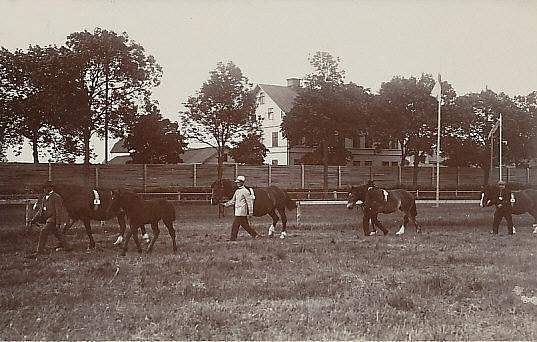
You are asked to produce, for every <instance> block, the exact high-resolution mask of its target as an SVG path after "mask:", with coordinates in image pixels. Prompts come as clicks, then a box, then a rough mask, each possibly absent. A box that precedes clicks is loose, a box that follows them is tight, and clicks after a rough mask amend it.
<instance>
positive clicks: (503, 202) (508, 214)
mask: <svg viewBox="0 0 537 342" xmlns="http://www.w3.org/2000/svg"><path fill="white" fill-rule="evenodd" d="M514 201H515V198H514V196H513V194H512V193H511V189H509V187H508V186H507V184H506V183H505V182H504V181H499V182H498V192H497V198H495V199H494V203H495V204H496V210H494V221H493V224H492V233H493V234H498V228H499V226H500V222H501V221H502V218H504V217H505V221H506V222H507V233H508V234H509V235H513V233H514V229H513V216H512V205H513V203H514Z"/></svg>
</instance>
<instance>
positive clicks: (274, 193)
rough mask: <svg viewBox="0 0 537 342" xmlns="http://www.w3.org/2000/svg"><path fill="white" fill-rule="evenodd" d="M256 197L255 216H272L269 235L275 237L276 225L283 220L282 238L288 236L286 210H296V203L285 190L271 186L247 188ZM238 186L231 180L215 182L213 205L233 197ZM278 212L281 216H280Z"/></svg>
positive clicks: (212, 194) (212, 196)
mask: <svg viewBox="0 0 537 342" xmlns="http://www.w3.org/2000/svg"><path fill="white" fill-rule="evenodd" d="M246 188H247V189H248V190H249V191H250V193H251V194H253V197H254V216H256V217H261V216H265V215H270V217H272V224H271V226H270V227H269V231H268V235H269V236H273V235H274V232H275V230H276V224H277V223H278V221H279V220H280V218H281V220H282V231H281V233H280V238H282V239H283V238H285V237H286V236H287V215H286V213H285V210H286V209H288V210H293V209H295V208H296V202H295V201H293V200H292V199H291V198H290V197H289V195H288V194H287V192H286V191H285V190H282V189H280V188H278V187H277V186H269V187H266V188H257V187H255V188H250V187H246ZM236 189H237V185H236V184H235V182H234V181H232V180H230V179H222V181H221V182H218V181H216V182H214V183H213V184H212V185H211V190H212V193H211V203H212V204H219V203H221V202H222V201H224V199H229V198H231V197H233V194H234V193H235V190H236ZM276 211H277V212H278V213H279V214H280V216H278V215H277V214H276Z"/></svg>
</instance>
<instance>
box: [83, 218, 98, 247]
mask: <svg viewBox="0 0 537 342" xmlns="http://www.w3.org/2000/svg"><path fill="white" fill-rule="evenodd" d="M83 222H84V228H86V234H88V239H89V248H95V241H94V240H93V235H92V233H91V222H90V220H89V219H85V220H83Z"/></svg>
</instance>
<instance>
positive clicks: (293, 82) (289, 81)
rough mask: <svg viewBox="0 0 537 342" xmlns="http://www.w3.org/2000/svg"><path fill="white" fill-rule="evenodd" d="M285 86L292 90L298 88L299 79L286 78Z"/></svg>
mask: <svg viewBox="0 0 537 342" xmlns="http://www.w3.org/2000/svg"><path fill="white" fill-rule="evenodd" d="M287 86H288V87H289V88H293V89H297V88H300V78H296V77H292V78H288V79H287Z"/></svg>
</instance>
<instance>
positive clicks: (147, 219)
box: [110, 189, 177, 255]
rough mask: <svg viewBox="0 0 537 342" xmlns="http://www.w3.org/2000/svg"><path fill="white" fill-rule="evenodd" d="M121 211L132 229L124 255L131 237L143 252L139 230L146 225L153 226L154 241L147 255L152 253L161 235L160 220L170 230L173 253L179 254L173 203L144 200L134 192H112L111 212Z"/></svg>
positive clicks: (129, 231)
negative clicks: (174, 225)
mask: <svg viewBox="0 0 537 342" xmlns="http://www.w3.org/2000/svg"><path fill="white" fill-rule="evenodd" d="M119 209H123V210H124V211H125V214H126V216H127V220H128V222H129V225H130V229H129V230H128V231H127V235H126V236H125V242H124V243H123V251H122V253H121V254H122V255H125V254H126V253H127V248H128V245H129V240H130V238H131V235H132V237H133V238H134V243H136V248H137V249H138V252H139V253H141V252H142V248H141V247H140V241H139V240H138V228H142V227H143V226H144V224H147V223H149V224H151V229H152V230H153V239H152V240H151V243H150V244H149V247H148V249H147V253H151V251H152V250H153V246H154V245H155V242H156V241H157V239H158V237H159V234H160V230H159V227H158V223H159V221H160V220H162V221H163V222H164V225H165V226H166V228H168V233H169V234H170V237H171V238H172V242H173V252H174V253H175V252H177V245H176V242H175V229H174V228H173V221H175V208H174V206H173V204H172V203H171V202H169V201H166V200H165V199H162V198H158V199H152V200H143V199H141V198H140V197H139V196H138V195H137V194H135V193H134V192H131V191H128V190H122V189H120V190H115V191H112V192H111V200H110V211H117V210H119Z"/></svg>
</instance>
